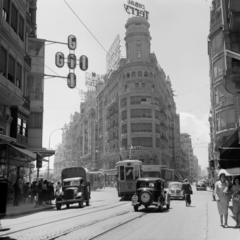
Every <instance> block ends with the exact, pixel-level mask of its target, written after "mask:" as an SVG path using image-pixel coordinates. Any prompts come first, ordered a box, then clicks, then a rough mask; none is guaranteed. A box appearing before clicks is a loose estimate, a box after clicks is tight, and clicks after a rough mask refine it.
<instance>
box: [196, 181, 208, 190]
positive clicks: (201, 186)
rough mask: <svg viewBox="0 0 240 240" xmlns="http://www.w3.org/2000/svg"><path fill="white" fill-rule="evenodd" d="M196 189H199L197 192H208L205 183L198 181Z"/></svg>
mask: <svg viewBox="0 0 240 240" xmlns="http://www.w3.org/2000/svg"><path fill="white" fill-rule="evenodd" d="M196 189H197V191H199V190H204V191H206V190H207V184H206V183H205V182H203V181H198V182H197V184H196Z"/></svg>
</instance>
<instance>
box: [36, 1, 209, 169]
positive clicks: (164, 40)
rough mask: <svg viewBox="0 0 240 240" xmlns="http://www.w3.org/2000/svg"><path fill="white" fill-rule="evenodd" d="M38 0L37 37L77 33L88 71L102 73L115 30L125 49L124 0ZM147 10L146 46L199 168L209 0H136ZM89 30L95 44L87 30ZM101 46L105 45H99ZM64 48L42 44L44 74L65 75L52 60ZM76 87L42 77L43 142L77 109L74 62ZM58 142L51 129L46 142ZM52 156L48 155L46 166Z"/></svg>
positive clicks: (204, 159) (204, 162) (204, 157)
mask: <svg viewBox="0 0 240 240" xmlns="http://www.w3.org/2000/svg"><path fill="white" fill-rule="evenodd" d="M66 2H67V4H68V5H69V6H70V7H71V8H72V9H73V10H74V12H75V13H76V14H77V16H78V18H79V19H80V20H81V21H82V23H81V21H80V20H79V19H78V18H77V17H76V16H75V15H74V13H73V12H72V11H71V9H70V8H69V7H68V5H67V4H66V3H65V1H64V0H40V1H38V2H37V4H38V6H37V36H38V38H42V39H46V40H51V41H57V42H65V43H67V38H68V36H69V35H75V36H76V37H77V49H76V51H75V54H76V56H77V58H79V57H80V56H81V55H86V56H87V57H88V59H89V68H88V72H96V73H99V74H105V72H106V51H105V50H107V51H108V50H109V48H110V46H111V44H112V42H113V41H114V39H115V37H116V36H117V34H119V35H120V38H121V54H122V56H123V57H125V56H126V53H125V42H124V37H125V32H126V31H125V24H126V22H127V20H128V18H129V15H128V14H127V13H126V11H125V9H124V7H123V5H124V4H127V0H114V1H113V0H66ZM139 3H141V4H144V5H145V9H146V10H147V11H148V12H149V23H150V34H151V37H152V40H151V52H154V53H155V54H156V56H157V59H158V62H159V64H160V66H161V67H162V68H163V69H164V71H165V73H166V75H169V77H170V79H171V83H172V88H173V90H175V92H174V93H175V95H176V97H175V102H176V106H177V113H179V114H180V122H181V123H180V125H181V132H186V133H189V134H190V135H191V137H192V142H193V147H194V154H195V155H196V156H197V157H198V160H199V164H200V165H201V167H202V169H203V168H205V167H207V166H208V147H207V145H208V143H209V141H210V137H209V123H208V117H209V110H210V86H209V60H208V54H207V37H208V34H209V21H210V20H209V19H210V3H211V1H210V0H208V1H206V0H141V1H139ZM83 24H85V25H86V26H87V28H88V29H89V30H90V31H91V32H92V33H93V35H94V36H95V37H96V38H97V40H98V41H99V42H100V43H101V45H102V47H101V46H100V44H99V43H98V42H97V41H96V40H95V39H94V37H93V36H92V35H91V34H90V33H89V31H88V30H87V29H86V27H85V26H84V25H83ZM104 49H105V50H104ZM58 51H61V52H63V53H64V55H65V56H67V55H68V54H69V50H68V47H67V46H66V45H61V44H49V43H48V42H46V48H45V65H46V67H45V74H49V75H60V76H67V74H68V72H69V70H68V67H67V66H64V67H63V68H58V67H56V66H55V53H56V52H58ZM75 73H76V75H77V88H75V89H70V88H68V87H67V83H66V80H65V79H62V78H46V79H45V82H44V87H45V90H44V94H45V96H44V131H43V147H48V142H49V136H50V134H51V132H52V131H54V130H55V129H57V128H62V127H63V126H64V124H65V123H67V124H68V123H69V121H70V115H71V113H74V112H75V111H78V112H79V108H80V101H81V98H80V95H79V90H86V87H85V72H83V71H81V70H80V69H79V67H77V68H76V70H75ZM60 142H61V131H60V130H58V131H56V132H54V133H53V134H52V137H51V142H50V146H51V148H55V147H56V145H57V144H58V143H60ZM52 163H53V157H52V158H51V167H52V165H53V164H52Z"/></svg>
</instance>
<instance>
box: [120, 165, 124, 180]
mask: <svg viewBox="0 0 240 240" xmlns="http://www.w3.org/2000/svg"><path fill="white" fill-rule="evenodd" d="M120 180H124V166H120Z"/></svg>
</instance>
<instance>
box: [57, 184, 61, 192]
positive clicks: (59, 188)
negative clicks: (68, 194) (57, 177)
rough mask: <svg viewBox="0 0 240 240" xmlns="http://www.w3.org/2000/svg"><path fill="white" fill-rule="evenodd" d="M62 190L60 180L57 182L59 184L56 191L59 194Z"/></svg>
mask: <svg viewBox="0 0 240 240" xmlns="http://www.w3.org/2000/svg"><path fill="white" fill-rule="evenodd" d="M60 190H61V183H60V182H58V183H57V186H56V193H59V194H60Z"/></svg>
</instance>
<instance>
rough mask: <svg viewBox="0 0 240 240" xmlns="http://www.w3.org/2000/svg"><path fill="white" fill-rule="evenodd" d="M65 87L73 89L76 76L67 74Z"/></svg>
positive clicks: (75, 83)
mask: <svg viewBox="0 0 240 240" xmlns="http://www.w3.org/2000/svg"><path fill="white" fill-rule="evenodd" d="M67 85H68V87H69V88H75V87H76V85H77V80H76V75H75V74H74V73H69V74H68V76H67Z"/></svg>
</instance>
